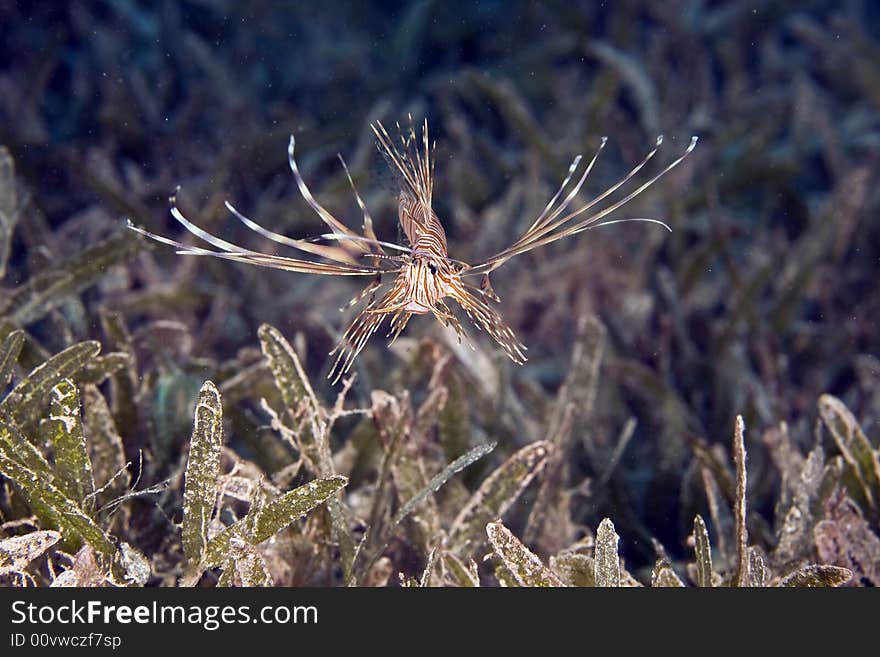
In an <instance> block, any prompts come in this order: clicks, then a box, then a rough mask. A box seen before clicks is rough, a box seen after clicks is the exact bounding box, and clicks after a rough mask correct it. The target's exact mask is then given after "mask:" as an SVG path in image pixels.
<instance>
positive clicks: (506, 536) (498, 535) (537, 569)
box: [486, 522, 565, 586]
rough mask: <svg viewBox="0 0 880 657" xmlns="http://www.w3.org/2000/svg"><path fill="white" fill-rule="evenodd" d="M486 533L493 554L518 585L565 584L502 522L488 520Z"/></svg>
mask: <svg viewBox="0 0 880 657" xmlns="http://www.w3.org/2000/svg"><path fill="white" fill-rule="evenodd" d="M486 534H487V536H488V537H489V542H490V543H491V544H492V549H493V550H495V554H497V555H498V556H499V557H500V558H501V560H502V561H503V562H504V565H505V566H506V567H507V570H508V571H509V572H510V573H511V575H513V577H514V579H516V581H517V583H518V584H519V585H520V586H565V582H563V581H562V580H561V579H560V578H559V577H558V576H557V575H556V574H555V573H554V572H553V571H552V570H550V569H549V568H547V566H545V565H544V564H543V563H542V562H541V560H540V559H539V558H538V556H537V555H536V554H535V553H534V552H532V551H531V550H529V548H527V547H526V546H525V545H523V544H522V543H521V542H520V540H519V539H518V538H517V537H516V536H514V535H513V532H511V531H510V530H509V529H508V528H507V527H505V526H504V525H503V524H502V523H500V522H490V523H489V524H488V525H486Z"/></svg>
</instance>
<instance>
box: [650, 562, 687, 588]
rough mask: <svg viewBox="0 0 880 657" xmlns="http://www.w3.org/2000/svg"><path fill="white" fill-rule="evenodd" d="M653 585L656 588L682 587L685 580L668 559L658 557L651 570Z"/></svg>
mask: <svg viewBox="0 0 880 657" xmlns="http://www.w3.org/2000/svg"><path fill="white" fill-rule="evenodd" d="M651 586H652V587H654V588H681V587H683V586H684V582H682V581H681V579H680V578H679V576H678V575H677V574H676V573H675V571H674V570H673V569H672V565H671V564H670V563H669V561H667V560H666V559H658V560H657V563H656V564H655V565H654V569H653V570H652V571H651Z"/></svg>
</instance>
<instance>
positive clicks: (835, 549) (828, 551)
mask: <svg viewBox="0 0 880 657" xmlns="http://www.w3.org/2000/svg"><path fill="white" fill-rule="evenodd" d="M825 516H826V519H825V520H822V521H821V522H819V523H817V524H816V526H815V527H814V528H813V541H814V542H815V545H816V551H817V552H818V555H819V559H820V560H821V561H822V562H823V563H829V564H835V565H838V566H843V567H845V568H848V569H849V570H851V571H853V579H854V581H855V582H858V583H859V584H864V585H873V586H880V538H878V536H877V534H876V533H875V532H874V530H873V528H872V527H871V525H870V524H869V523H868V521H867V520H866V519H865V517H864V515H863V514H862V512H861V510H860V509H859V506H858V505H857V504H856V503H855V502H854V501H853V500H852V498H850V497H849V496H848V495H846V493H845V492H844V490H843V489H841V488H838V489H837V491H836V492H835V493H834V494H833V495H832V496H831V497H830V499H829V500H828V501H827V502H826V504H825Z"/></svg>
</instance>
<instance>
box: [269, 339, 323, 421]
mask: <svg viewBox="0 0 880 657" xmlns="http://www.w3.org/2000/svg"><path fill="white" fill-rule="evenodd" d="M257 335H258V336H259V338H260V347H261V348H262V350H263V354H264V355H265V356H266V360H268V361H269V368H270V369H271V370H272V375H273V376H274V377H275V384H276V385H277V386H278V392H280V393H281V398H282V399H283V400H284V404H285V405H286V406H287V407H288V408H290V409H295V408H297V407H298V406H299V404H300V402H301V401H302V400H303V399H308V400H310V401H311V402H312V403H313V404H314V405H315V406H318V398H317V397H316V396H315V392H314V391H313V390H312V384H311V383H309V378H308V377H307V376H306V373H305V370H303V367H302V365H301V364H300V362H299V358H297V355H296V352H295V351H294V350H293V347H291V346H290V343H289V342H288V341H287V340H285V338H284V336H283V335H281V331H279V330H278V329H277V328H275V327H274V326H271V325H269V324H263V325H262V326H260V328H259V329H258V331H257Z"/></svg>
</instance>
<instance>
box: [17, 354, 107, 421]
mask: <svg viewBox="0 0 880 657" xmlns="http://www.w3.org/2000/svg"><path fill="white" fill-rule="evenodd" d="M100 351H101V345H100V343H98V342H96V341H95V340H87V341H85V342H80V343H78V344H75V345H72V346H70V347H68V348H67V349H64V350H63V351H60V352H58V353H57V354H55V355H54V356H52V357H51V358H49V360H47V361H46V362H45V363H43V364H42V365H40V366H38V367H36V368H35V369H34V370H33V371H32V372H31V373H30V374H28V375H27V377H25V378H24V379H23V380H22V381H21V382H19V384H18V385H17V386H15V387H14V388H13V389H12V391H11V392H10V393H9V394H8V395H7V396H6V398H5V399H4V400H3V401H2V402H0V415H2V416H5V417H8V418H10V419H11V420H13V421H14V422H15V423H16V424H17V425H18V426H21V427H23V426H26V425H29V424H32V423H34V422H36V421H37V419H38V418H39V417H40V414H41V410H42V408H43V405H44V404H45V403H46V399H47V398H48V397H49V391H50V390H51V389H52V388H54V387H55V385H57V384H58V382H59V381H62V380H63V379H68V378H71V377H73V376H74V375H75V374H76V373H77V372H79V371H80V370H81V369H82V368H83V367H85V366H86V364H87V363H88V362H89V361H90V360H91V359H92V358H94V357H95V356H97V355H98V353H99V352H100Z"/></svg>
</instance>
